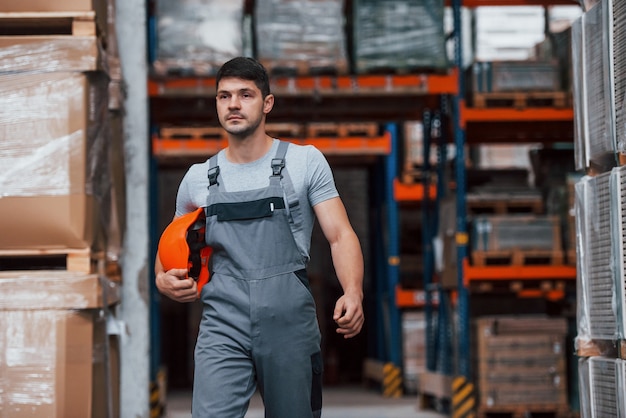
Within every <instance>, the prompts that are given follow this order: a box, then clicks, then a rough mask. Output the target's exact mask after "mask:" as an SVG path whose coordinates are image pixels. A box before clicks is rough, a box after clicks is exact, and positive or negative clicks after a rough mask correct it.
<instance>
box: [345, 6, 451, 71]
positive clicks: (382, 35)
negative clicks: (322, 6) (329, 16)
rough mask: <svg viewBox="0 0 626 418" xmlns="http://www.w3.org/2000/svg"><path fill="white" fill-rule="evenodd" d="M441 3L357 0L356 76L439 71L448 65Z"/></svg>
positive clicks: (354, 10) (354, 12) (354, 42)
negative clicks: (380, 72)
mask: <svg viewBox="0 0 626 418" xmlns="http://www.w3.org/2000/svg"><path fill="white" fill-rule="evenodd" d="M443 3H444V2H443V1H442V0H390V1H385V2H381V1H377V0H356V1H355V2H354V4H353V48H352V50H353V61H354V62H353V64H354V70H355V72H356V73H368V72H377V71H381V70H386V71H390V70H391V71H415V70H442V69H446V68H447V67H448V65H449V63H448V58H447V53H446V42H445V34H444V19H443V11H444V4H443Z"/></svg>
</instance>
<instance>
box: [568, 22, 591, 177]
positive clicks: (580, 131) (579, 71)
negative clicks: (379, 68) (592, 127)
mask: <svg viewBox="0 0 626 418" xmlns="http://www.w3.org/2000/svg"><path fill="white" fill-rule="evenodd" d="M584 36H585V32H584V30H583V18H582V17H580V18H579V19H577V20H576V21H574V23H572V97H573V99H574V100H573V102H574V104H573V108H574V160H575V164H576V170H581V171H582V170H584V169H585V168H586V167H588V166H589V157H588V150H587V136H588V133H587V123H586V114H587V110H586V106H587V93H586V90H585V86H586V83H585V75H586V74H585V69H584V68H585V67H584V64H585V61H584V58H583V57H584V55H585V37H584Z"/></svg>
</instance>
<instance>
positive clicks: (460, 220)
mask: <svg viewBox="0 0 626 418" xmlns="http://www.w3.org/2000/svg"><path fill="white" fill-rule="evenodd" d="M452 11H453V17H454V59H455V63H456V67H457V69H458V70H459V73H462V68H463V42H462V39H463V38H462V35H463V31H462V25H461V0H452ZM458 83H459V89H458V92H457V94H456V95H455V96H454V101H453V115H454V143H455V145H456V159H455V168H456V170H455V171H456V188H457V194H456V231H457V232H456V245H457V260H458V269H457V271H458V273H457V282H458V305H457V309H458V317H459V322H458V333H457V341H458V344H457V350H456V355H457V359H458V361H457V366H458V371H457V374H459V375H463V376H465V377H466V378H470V377H471V375H470V361H471V360H470V359H471V356H470V332H469V331H470V330H469V326H470V323H469V292H468V291H467V289H466V288H465V285H464V280H463V273H464V272H463V260H465V258H466V257H467V243H468V234H467V221H466V211H467V208H466V175H465V129H464V127H463V126H461V116H460V115H461V103H462V100H463V97H464V95H465V78H464V77H461V76H460V77H458Z"/></svg>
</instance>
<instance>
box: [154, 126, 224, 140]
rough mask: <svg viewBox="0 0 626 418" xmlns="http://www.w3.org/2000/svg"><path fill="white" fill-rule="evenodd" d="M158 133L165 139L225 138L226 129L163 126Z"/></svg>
mask: <svg viewBox="0 0 626 418" xmlns="http://www.w3.org/2000/svg"><path fill="white" fill-rule="evenodd" d="M160 133H161V138H166V139H226V131H224V129H222V128H221V127H217V126H164V127H161V129H160Z"/></svg>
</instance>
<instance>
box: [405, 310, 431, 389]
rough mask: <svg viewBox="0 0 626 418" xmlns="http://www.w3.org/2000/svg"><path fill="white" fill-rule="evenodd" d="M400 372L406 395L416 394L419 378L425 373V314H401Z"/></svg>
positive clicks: (417, 312)
mask: <svg viewBox="0 0 626 418" xmlns="http://www.w3.org/2000/svg"><path fill="white" fill-rule="evenodd" d="M402 345H403V347H402V371H403V375H404V376H403V380H404V390H405V391H406V393H417V390H418V387H419V377H420V375H421V374H422V373H424V372H425V371H426V314H425V312H424V311H406V312H404V313H403V314H402Z"/></svg>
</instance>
